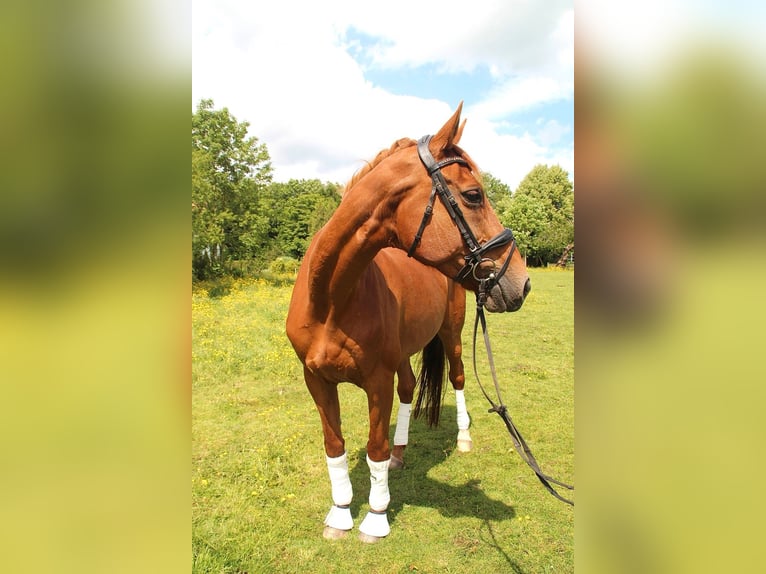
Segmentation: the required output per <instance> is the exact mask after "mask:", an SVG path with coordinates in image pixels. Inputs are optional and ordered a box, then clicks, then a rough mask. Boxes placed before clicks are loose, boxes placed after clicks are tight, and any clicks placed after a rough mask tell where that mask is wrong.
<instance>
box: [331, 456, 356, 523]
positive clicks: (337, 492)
mask: <svg viewBox="0 0 766 574" xmlns="http://www.w3.org/2000/svg"><path fill="white" fill-rule="evenodd" d="M327 470H328V472H329V473H330V484H331V485H332V501H333V502H334V503H335V504H336V505H337V506H348V505H349V504H351V498H352V497H353V494H354V493H353V491H352V490H351V478H349V476H348V459H347V458H346V453H345V452H344V453H343V454H342V455H340V456H339V457H337V458H330V457H329V456H328V457H327ZM330 512H331V513H332V511H330Z"/></svg>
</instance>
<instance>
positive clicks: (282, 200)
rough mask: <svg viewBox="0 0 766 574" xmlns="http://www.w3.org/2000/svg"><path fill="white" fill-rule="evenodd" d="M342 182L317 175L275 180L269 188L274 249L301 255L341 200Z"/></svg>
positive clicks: (277, 251)
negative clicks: (337, 182)
mask: <svg viewBox="0 0 766 574" xmlns="http://www.w3.org/2000/svg"><path fill="white" fill-rule="evenodd" d="M339 188H340V186H339V185H337V184H333V183H322V182H321V181H319V180H318V179H309V180H305V179H301V180H297V179H291V180H290V181H288V182H287V183H276V182H275V183H272V184H271V185H270V186H269V188H268V189H267V190H266V192H265V193H266V195H267V196H268V199H267V201H268V205H269V213H270V220H269V237H270V238H271V241H272V244H271V247H272V250H273V251H274V252H275V253H277V254H279V255H285V256H288V257H293V258H295V259H300V258H301V257H303V254H304V253H305V252H306V249H307V248H308V244H309V241H310V240H311V237H312V236H313V235H314V233H316V232H317V231H319V229H321V227H322V226H323V225H324V224H325V223H327V220H328V219H330V216H331V215H332V214H333V212H334V211H335V208H337V207H338V204H339V203H340V193H339Z"/></svg>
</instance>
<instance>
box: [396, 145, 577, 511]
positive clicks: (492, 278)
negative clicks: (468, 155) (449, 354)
mask: <svg viewBox="0 0 766 574" xmlns="http://www.w3.org/2000/svg"><path fill="white" fill-rule="evenodd" d="M431 137H432V136H423V137H422V138H420V140H418V155H419V156H420V161H421V162H423V165H424V166H425V168H426V170H427V171H428V175H430V176H431V181H432V187H431V196H430V197H429V199H428V205H427V206H426V210H425V213H423V219H422V220H421V222H420V227H418V231H417V233H416V234H415V239H414V240H413V242H412V245H411V246H410V248H409V250H408V251H407V256H408V257H412V254H413V253H415V250H416V249H417V247H418V245H419V244H420V240H421V239H422V237H423V231H425V228H426V225H428V222H429V221H430V220H431V215H432V214H433V209H434V200H435V199H436V196H437V195H438V196H439V199H441V201H442V203H443V204H444V207H445V208H446V209H447V213H449V215H450V217H451V218H452V221H453V222H454V223H455V226H456V227H457V228H458V231H459V232H460V235H461V237H462V238H463V241H464V242H465V244H466V245H467V246H468V254H467V255H466V256H465V264H464V265H463V267H462V269H460V271H459V272H458V274H457V275H456V276H455V277H454V279H455V281H457V282H462V281H464V280H466V279H467V278H468V277H469V276H471V275H472V276H473V278H474V279H475V280H476V281H478V283H479V288H478V289H477V291H476V320H475V322H474V325H473V373H474V376H475V377H476V381H477V382H478V384H479V388H480V389H481V392H482V393H483V394H484V396H485V397H486V399H487V400H488V401H489V404H490V405H491V406H492V408H490V409H489V412H490V413H492V412H494V413H497V414H498V415H499V416H500V418H501V419H503V422H504V423H505V426H506V428H507V429H508V432H509V433H510V435H511V440H512V441H513V446H514V448H515V449H516V452H518V453H519V456H521V458H522V460H524V462H526V463H527V464H528V465H529V466H530V468H531V469H532V470H533V471H534V473H535V474H536V475H537V478H538V479H539V480H540V482H541V483H542V484H543V486H544V487H545V488H546V490H548V492H550V493H551V494H552V495H553V496H555V497H556V498H558V499H559V500H561V501H562V502H566V503H567V504H571V505H574V502H572V501H571V500H569V499H567V498H564V497H563V496H561V495H560V494H559V493H558V492H557V491H556V490H555V489H554V488H553V487H552V486H551V484H550V483H553V484H557V485H559V486H561V487H564V488H566V489H569V490H574V487H573V486H570V485H568V484H565V483H563V482H561V481H559V480H556V479H555V478H552V477H550V476H548V475H547V474H545V473H543V471H542V470H540V466H539V465H538V464H537V460H535V457H534V455H533V454H532V451H531V450H530V449H529V446H527V443H526V441H525V440H524V437H522V436H521V433H520V432H519V430H518V429H517V428H516V425H515V424H513V419H511V416H510V415H509V414H508V408H507V407H506V406H505V404H503V399H502V397H501V396H500V385H498V382H497V374H496V373H495V362H494V359H493V358H492V348H491V346H490V343H489V334H488V333H487V320H486V318H485V317H484V304H485V303H486V300H487V296H488V294H489V292H490V290H491V289H492V287H494V286H495V285H496V284H497V282H498V281H499V280H500V278H501V277H502V276H503V274H504V273H505V271H506V270H507V269H508V265H509V263H510V261H511V257H512V256H513V251H514V250H515V249H516V241H515V239H514V238H513V232H512V231H511V230H510V229H508V228H505V229H503V231H501V232H500V233H498V234H497V235H495V236H494V237H493V238H492V239H490V240H489V241H486V242H485V243H484V244H483V245H482V244H481V243H479V241H478V240H477V239H476V236H475V235H474V233H473V231H472V230H471V227H470V226H469V225H468V222H467V221H466V220H465V216H464V215H463V211H462V210H461V209H460V206H459V205H458V203H457V200H456V199H455V196H454V195H452V192H451V191H450V189H449V187H448V186H447V182H446V181H445V179H444V176H443V175H442V173H441V170H442V168H443V167H444V166H447V165H449V164H451V163H459V164H461V165H464V166H467V167H470V164H469V163H468V162H467V161H466V160H465V159H463V158H462V157H459V156H453V157H448V158H446V159H443V160H441V161H439V162H437V161H436V160H435V159H434V156H433V155H432V154H431V151H430V150H429V149H428V143H429V142H430V141H431ZM509 243H510V244H511V251H510V253H509V254H508V257H506V258H505V261H504V262H503V264H502V265H501V266H500V269H499V270H498V268H497V264H496V263H495V261H494V260H493V259H490V258H488V257H485V256H484V255H485V254H486V253H487V252H488V251H490V250H492V249H494V248H496V247H501V246H503V245H508V244H509ZM485 262H489V263H491V264H492V271H491V272H490V273H489V274H488V275H487V276H486V277H479V276H478V274H477V270H478V269H479V268H480V266H481V264H482V263H485ZM479 323H481V330H482V333H483V335H484V346H485V347H486V349H487V358H488V360H489V367H490V373H491V374H492V379H493V381H494V383H495V391H496V393H497V401H498V402H497V403H495V402H494V401H493V400H492V399H491V398H490V396H489V395H488V394H487V392H486V391H485V390H484V386H483V385H482V384H481V380H480V379H479V373H478V370H477V368H476V338H477V335H478V326H479Z"/></svg>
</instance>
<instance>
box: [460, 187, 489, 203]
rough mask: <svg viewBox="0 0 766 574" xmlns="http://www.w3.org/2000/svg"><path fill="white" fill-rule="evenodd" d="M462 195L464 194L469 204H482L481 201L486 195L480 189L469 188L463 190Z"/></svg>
mask: <svg viewBox="0 0 766 574" xmlns="http://www.w3.org/2000/svg"><path fill="white" fill-rule="evenodd" d="M460 195H462V196H463V199H464V200H465V202H466V203H468V204H469V205H481V202H482V201H483V199H484V196H483V195H482V193H481V191H479V190H478V189H469V190H467V191H464V192H462V193H461V194H460Z"/></svg>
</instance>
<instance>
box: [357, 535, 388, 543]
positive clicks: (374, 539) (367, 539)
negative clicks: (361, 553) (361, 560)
mask: <svg viewBox="0 0 766 574" xmlns="http://www.w3.org/2000/svg"><path fill="white" fill-rule="evenodd" d="M359 540H361V541H362V542H364V543H365V544H375V543H376V542H378V541H380V540H383V536H373V535H372V534H365V533H364V532H360V533H359Z"/></svg>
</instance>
